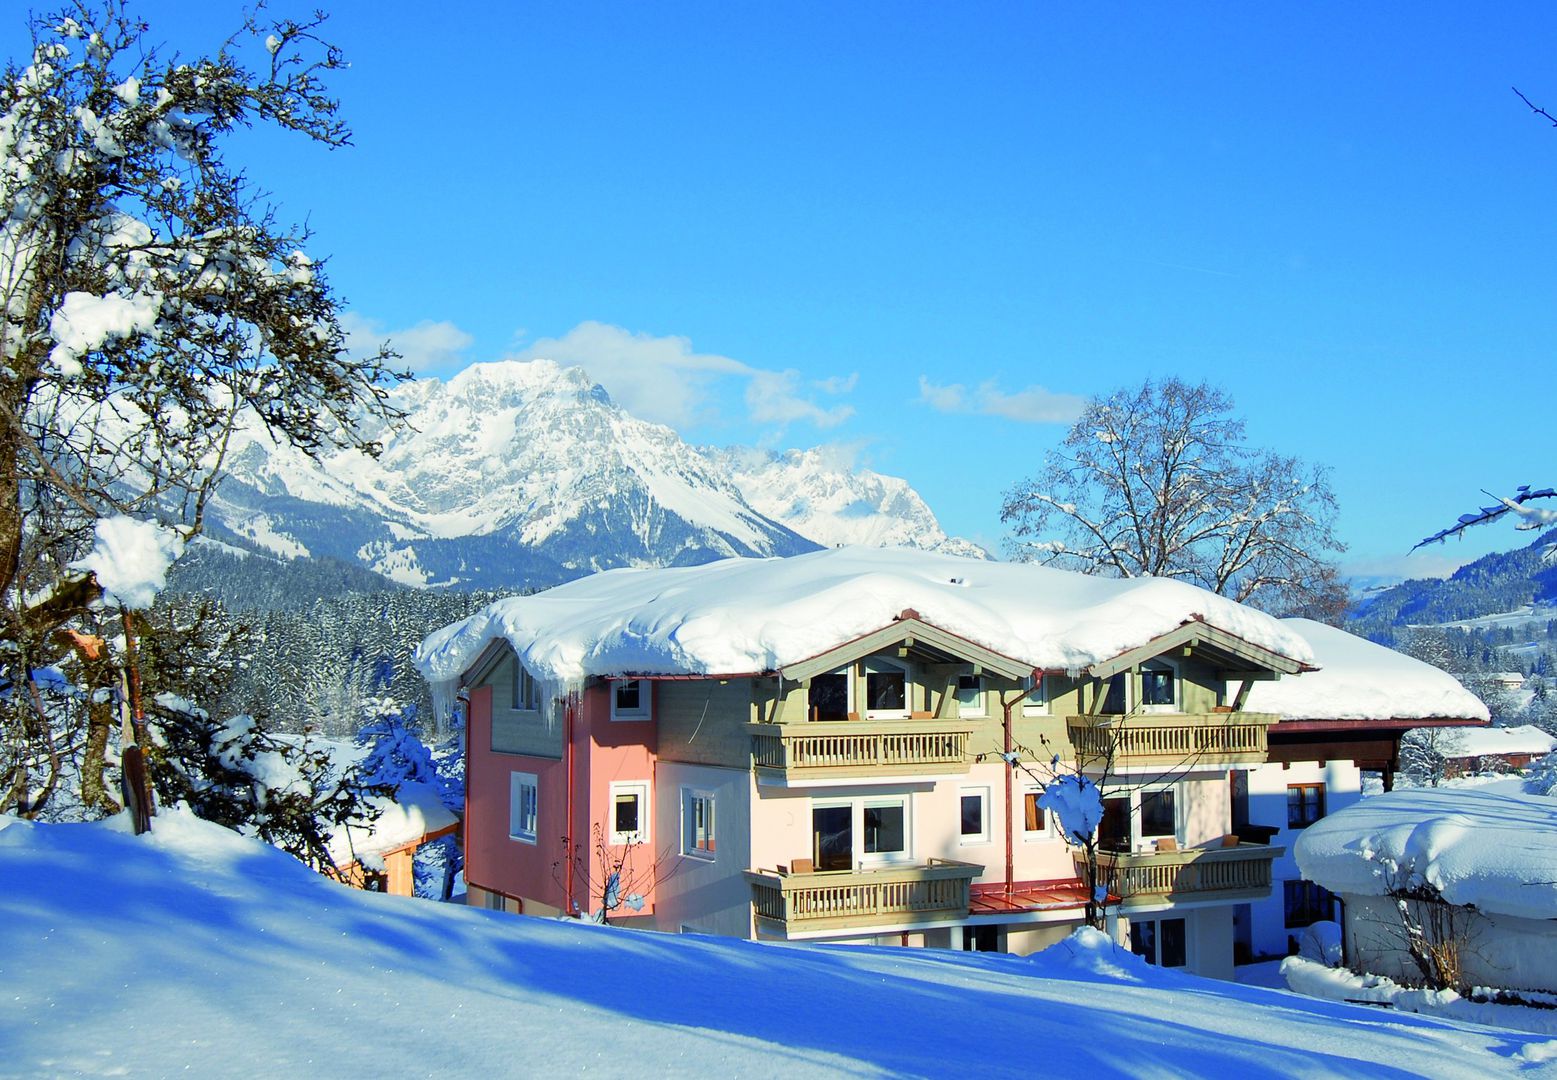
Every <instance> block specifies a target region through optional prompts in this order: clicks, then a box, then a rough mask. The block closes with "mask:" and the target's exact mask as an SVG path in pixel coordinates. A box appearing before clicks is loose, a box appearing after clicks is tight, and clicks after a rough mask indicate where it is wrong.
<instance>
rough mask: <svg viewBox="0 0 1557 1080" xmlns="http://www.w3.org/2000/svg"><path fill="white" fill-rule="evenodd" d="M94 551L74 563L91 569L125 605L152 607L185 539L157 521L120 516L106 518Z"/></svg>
mask: <svg viewBox="0 0 1557 1080" xmlns="http://www.w3.org/2000/svg"><path fill="white" fill-rule="evenodd" d="M94 535H95V538H96V539H95V542H94V543H93V545H92V550H91V551H90V552H88V553H87V554H86V555H85V556H83V557H82V558H81V559H78V560H77V561H76V562H75V563H73V564H72V566H73V568H74V569H77V570H89V571H91V572H92V574H93V575H95V576H96V578H97V583H98V584H99V585H101V586H102V587H103V590H104V591H105V592H107V593H108V594H110V595H111V596H112V597H113V598H114V599H115V600H117V601H118V602H119V603H120V605H122V606H123V607H126V608H129V609H132V610H142V609H144V608H149V607H151V605H152V603H153V602H154V601H155V600H156V599H157V593H159V592H161V591H162V587H163V585H165V584H166V583H167V576H168V567H170V566H172V565H173V563H174V561H175V560H176V559H177V558H178V557H179V555H181V554H182V553H183V551H184V538H183V537H182V536H180V535H179V534H178V533H177V532H175V531H174V530H172V529H170V528H168V527H166V526H164V525H159V524H157V523H156V522H155V521H142V520H140V519H139V518H132V517H127V516H124V515H120V516H118V517H109V518H103V519H101V520H99V521H98V523H97V525H96V528H95V530H94Z"/></svg>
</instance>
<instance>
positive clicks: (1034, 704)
mask: <svg viewBox="0 0 1557 1080" xmlns="http://www.w3.org/2000/svg"><path fill="white" fill-rule="evenodd" d="M1034 682H1036V683H1037V684H1038V688H1037V689H1036V690H1033V683H1034ZM1022 689H1023V690H1031V691H1032V692H1031V693H1029V694H1028V695H1027V696H1026V697H1024V698H1023V699H1022V715H1023V716H1048V715H1049V679H1048V677H1047V676H1045V677H1044V678H1041V679H1039V678H1036V677H1035V676H1032V675H1029V676H1027V678H1025V679H1023V680H1022Z"/></svg>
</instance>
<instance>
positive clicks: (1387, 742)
mask: <svg viewBox="0 0 1557 1080" xmlns="http://www.w3.org/2000/svg"><path fill="white" fill-rule="evenodd" d="M1282 625H1283V626H1284V627H1286V628H1287V629H1288V630H1291V631H1292V632H1293V633H1295V634H1298V635H1300V636H1301V637H1302V638H1303V639H1304V641H1305V642H1306V643H1307V644H1308V646H1309V649H1310V651H1311V653H1312V655H1313V658H1314V661H1313V662H1314V664H1315V665H1316V666H1317V667H1318V670H1317V671H1310V672H1305V673H1304V674H1303V675H1301V676H1300V677H1298V678H1290V679H1282V680H1280V681H1279V682H1269V681H1263V682H1258V683H1255V684H1254V685H1253V687H1252V688H1251V689H1250V691H1249V698H1248V705H1249V708H1251V709H1258V710H1259V711H1262V712H1268V713H1274V714H1276V715H1277V716H1279V717H1280V719H1279V720H1278V721H1277V722H1276V723H1274V724H1272V725H1271V727H1270V729H1269V730H1268V732H1267V747H1268V761H1267V763H1266V764H1264V765H1260V766H1257V767H1254V768H1250V769H1247V770H1235V771H1234V773H1233V775H1232V785H1233V792H1234V796H1233V817H1234V827H1235V828H1237V829H1243V830H1245V831H1247V830H1248V829H1249V828H1250V827H1256V828H1258V827H1263V828H1264V830H1266V831H1267V834H1268V835H1270V836H1271V843H1273V844H1275V845H1276V846H1278V847H1280V848H1282V849H1283V850H1284V852H1285V854H1283V855H1282V856H1281V857H1278V858H1277V859H1276V862H1275V865H1274V867H1273V869H1272V873H1273V875H1274V881H1273V885H1272V891H1271V895H1270V897H1269V898H1268V899H1266V900H1264V901H1255V902H1253V903H1251V904H1250V905H1249V907H1248V909H1247V910H1246V911H1240V912H1239V913H1238V918H1237V935H1238V937H1237V940H1238V946H1239V953H1240V956H1249V957H1255V956H1275V955H1285V954H1286V953H1288V952H1289V951H1293V950H1294V949H1295V948H1296V943H1297V938H1298V935H1299V934H1300V933H1301V932H1302V929H1303V928H1304V927H1306V926H1308V925H1310V924H1312V923H1314V922H1316V921H1319V920H1323V919H1329V918H1331V917H1333V915H1334V903H1333V899H1332V897H1331V895H1330V893H1329V892H1327V891H1326V890H1325V889H1324V888H1323V887H1322V886H1320V885H1318V884H1316V883H1315V882H1313V881H1311V880H1308V879H1305V877H1304V876H1303V874H1302V873H1301V872H1300V870H1299V868H1298V865H1297V863H1296V861H1295V860H1294V859H1293V858H1292V856H1291V854H1290V853H1291V851H1292V847H1293V845H1294V844H1295V843H1296V842H1297V840H1298V838H1299V837H1301V836H1302V835H1303V834H1304V832H1305V830H1307V829H1308V828H1309V827H1310V826H1312V825H1313V824H1314V823H1315V822H1317V821H1319V820H1321V819H1322V818H1324V817H1325V816H1326V815H1328V814H1332V813H1334V812H1336V811H1337V810H1340V809H1342V808H1344V807H1347V806H1350V805H1352V804H1353V803H1356V802H1357V801H1358V800H1359V799H1361V798H1362V781H1363V774H1364V773H1372V774H1376V775H1377V777H1378V779H1379V781H1380V783H1381V784H1382V786H1383V787H1385V788H1389V787H1391V786H1393V779H1394V774H1395V771H1396V770H1397V769H1398V768H1399V765H1400V742H1401V738H1402V737H1403V736H1404V735H1405V733H1406V732H1407V731H1409V730H1412V729H1413V728H1421V727H1424V726H1426V727H1431V728H1434V729H1442V730H1446V731H1447V730H1452V731H1454V732H1455V733H1456V735H1457V736H1458V735H1459V734H1460V733H1465V734H1469V733H1471V732H1475V731H1479V730H1480V728H1479V727H1467V726H1466V725H1485V724H1486V723H1487V722H1488V713H1487V707H1486V706H1485V705H1484V704H1482V702H1481V700H1480V699H1479V698H1477V697H1476V696H1475V695H1474V694H1472V693H1471V692H1470V691H1469V690H1467V689H1465V687H1464V686H1462V685H1461V684H1460V682H1459V681H1458V680H1456V679H1455V678H1454V677H1453V676H1452V675H1450V674H1448V673H1447V672H1444V671H1441V670H1439V669H1438V668H1435V667H1433V666H1432V665H1431V664H1426V663H1423V662H1422V661H1420V660H1416V659H1414V658H1412V657H1409V656H1406V655H1404V654H1402V653H1398V652H1395V651H1394V650H1393V649H1388V648H1386V647H1384V646H1382V645H1378V644H1375V643H1374V642H1371V641H1368V640H1366V639H1364V638H1361V637H1358V636H1356V635H1355V634H1349V633H1347V632H1346V631H1344V630H1339V629H1337V628H1335V627H1333V626H1327V625H1325V624H1324V623H1318V622H1314V621H1312V620H1309V619H1283V620H1282Z"/></svg>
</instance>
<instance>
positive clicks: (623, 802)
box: [611, 781, 649, 844]
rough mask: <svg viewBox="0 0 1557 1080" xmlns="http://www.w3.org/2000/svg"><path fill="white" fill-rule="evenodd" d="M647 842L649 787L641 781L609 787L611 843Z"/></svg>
mask: <svg viewBox="0 0 1557 1080" xmlns="http://www.w3.org/2000/svg"><path fill="white" fill-rule="evenodd" d="M648 840H649V785H648V784H647V783H644V782H641V781H634V782H631V783H628V782H620V781H619V782H616V783H613V784H612V785H611V843H613V844H643V843H647V842H648Z"/></svg>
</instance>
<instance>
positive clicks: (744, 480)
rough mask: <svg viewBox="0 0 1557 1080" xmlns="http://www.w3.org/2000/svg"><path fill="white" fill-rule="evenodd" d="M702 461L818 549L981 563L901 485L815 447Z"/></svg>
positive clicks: (715, 454) (971, 547)
mask: <svg viewBox="0 0 1557 1080" xmlns="http://www.w3.org/2000/svg"><path fill="white" fill-rule="evenodd" d="M704 453H705V454H706V455H707V456H708V457H709V458H710V459H711V460H713V461H716V462H719V463H721V464H722V465H724V467H725V468H726V469H728V470H729V473H730V476H731V478H732V479H733V480H734V481H735V485H736V487H738V488H740V490H741V494H742V495H744V496H745V497H746V501H747V502H748V503H750V504H751V505H752V506H753V507H754V508H755V509H757V510H759V511H761V512H762V513H763V514H765V515H767V516H768V517H770V518H772V519H773V520H774V521H778V522H781V523H782V524H784V525H787V526H788V527H789V528H791V529H793V530H794V531H795V532H797V533H799V534H800V535H801V536H804V537H807V538H808V539H811V540H815V541H816V542H817V543H818V544H821V545H823V546H824V547H839V546H842V545H845V544H861V545H864V546H866V547H913V548H920V549H923V550H925V551H940V552H945V553H946V554H949V555H967V556H971V557H973V558H978V559H987V558H989V553H988V552H987V551H985V550H984V549H983V548H981V547H979V546H978V545H977V544H975V543H973V542H972V541H969V540H964V539H962V538H961V537H954V536H947V535H946V532H945V530H943V529H942V528H941V523H940V522H939V521H937V520H936V517H935V514H934V513H933V512H932V511H931V510H930V507H929V506H927V505H926V504H925V501H924V500H923V499H922V498H920V497H919V493H918V492H917V491H915V490H914V489H913V488H911V487H909V486H908V481H906V480H903V479H900V478H899V477H896V476H883V475H881V474H880V473H875V472H871V471H869V470H868V469H852V468H850V467H849V466H848V465H846V464H843V463H841V462H839V461H838V460H837V457H836V455H833V454H831V453H829V452H828V451H827V450H826V449H824V448H822V447H814V448H812V449H810V450H786V451H784V452H783V453H778V452H775V451H771V450H753V449H749V448H746V447H728V448H726V449H723V450H705V451H704Z"/></svg>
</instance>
